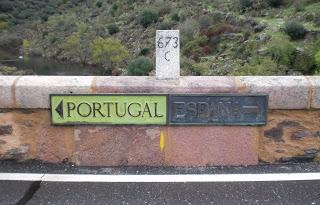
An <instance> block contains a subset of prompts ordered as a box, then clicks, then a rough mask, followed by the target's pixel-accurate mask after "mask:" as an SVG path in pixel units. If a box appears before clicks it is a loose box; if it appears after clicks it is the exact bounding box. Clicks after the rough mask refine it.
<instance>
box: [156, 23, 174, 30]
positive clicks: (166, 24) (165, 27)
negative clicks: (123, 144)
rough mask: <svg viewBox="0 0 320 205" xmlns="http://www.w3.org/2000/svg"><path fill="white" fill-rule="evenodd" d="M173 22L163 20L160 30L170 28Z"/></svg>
mask: <svg viewBox="0 0 320 205" xmlns="http://www.w3.org/2000/svg"><path fill="white" fill-rule="evenodd" d="M171 26H172V25H171V23H170V22H161V23H160V24H159V26H158V29H159V30H170V29H171Z"/></svg>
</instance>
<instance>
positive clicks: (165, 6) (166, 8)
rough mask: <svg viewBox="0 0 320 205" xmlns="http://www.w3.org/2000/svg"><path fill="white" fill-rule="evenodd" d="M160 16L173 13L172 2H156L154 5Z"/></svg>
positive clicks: (158, 0)
mask: <svg viewBox="0 0 320 205" xmlns="http://www.w3.org/2000/svg"><path fill="white" fill-rule="evenodd" d="M153 7H154V9H155V10H156V11H158V14H159V15H161V16H163V15H165V14H168V13H170V12H171V9H172V5H171V2H170V1H166V2H165V1H163V0H156V1H155V2H154V5H153Z"/></svg>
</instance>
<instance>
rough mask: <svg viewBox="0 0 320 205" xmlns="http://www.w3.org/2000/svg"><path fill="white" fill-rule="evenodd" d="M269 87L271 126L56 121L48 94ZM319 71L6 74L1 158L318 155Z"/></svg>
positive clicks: (299, 158) (205, 160)
mask: <svg viewBox="0 0 320 205" xmlns="http://www.w3.org/2000/svg"><path fill="white" fill-rule="evenodd" d="M71 93H72V94H94V93H145V94H148V93H150V94H151V93H165V94H177V93H182V94H196V93H201V94H215V93H241V94H243V93H250V94H257V93H264V94H268V95H269V114H268V123H267V125H265V126H258V127H253V126H243V127H238V126H191V125H190V126H183V127H181V126H59V127H57V126H52V125H51V122H50V121H51V120H50V111H49V107H50V106H49V95H50V94H71ZM319 109H320V77H313V76H310V77H309V76H290V77H289V76H288V77H285V76H283V77H282V76H281V77H280V76H279V77H265V76H257V77H216V76H202V77H195V76H189V77H180V78H179V79H172V80H157V79H156V77H128V76H120V77H115V76H113V77H107V76H106V77H90V76H86V77H84V76H83V77H80V76H0V159H16V160H29V159H37V160H43V161H47V162H56V163H58V162H65V161H69V162H73V163H76V164H77V165H101V166H121V165H128V166H129V165H148V166H208V165H250V164H258V163H259V162H268V163H281V162H303V161H319V160H320V110H319Z"/></svg>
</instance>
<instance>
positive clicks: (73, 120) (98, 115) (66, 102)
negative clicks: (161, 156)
mask: <svg viewBox="0 0 320 205" xmlns="http://www.w3.org/2000/svg"><path fill="white" fill-rule="evenodd" d="M50 98H51V99H50V101H51V113H52V123H53V124H55V125H59V124H61V125H62V124H64V125H65V124H69V125H77V124H110V125H112V124H117V125H146V124H149V125H165V124H166V123H167V106H166V104H167V96H166V95H139V94H135V95H130V94H129V95H128V94H126V95H114V94H101V95H59V94H57V95H50Z"/></svg>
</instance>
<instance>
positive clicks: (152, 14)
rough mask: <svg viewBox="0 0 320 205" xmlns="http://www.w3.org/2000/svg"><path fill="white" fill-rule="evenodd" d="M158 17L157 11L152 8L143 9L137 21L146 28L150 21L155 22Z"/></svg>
mask: <svg viewBox="0 0 320 205" xmlns="http://www.w3.org/2000/svg"><path fill="white" fill-rule="evenodd" d="M158 19H159V15H158V13H157V12H156V11H155V10H152V9H146V10H144V11H143V12H142V13H141V14H140V16H139V22H140V24H141V25H142V26H144V27H145V28H147V27H148V26H149V25H150V24H152V23H156V22H157V21H158Z"/></svg>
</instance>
